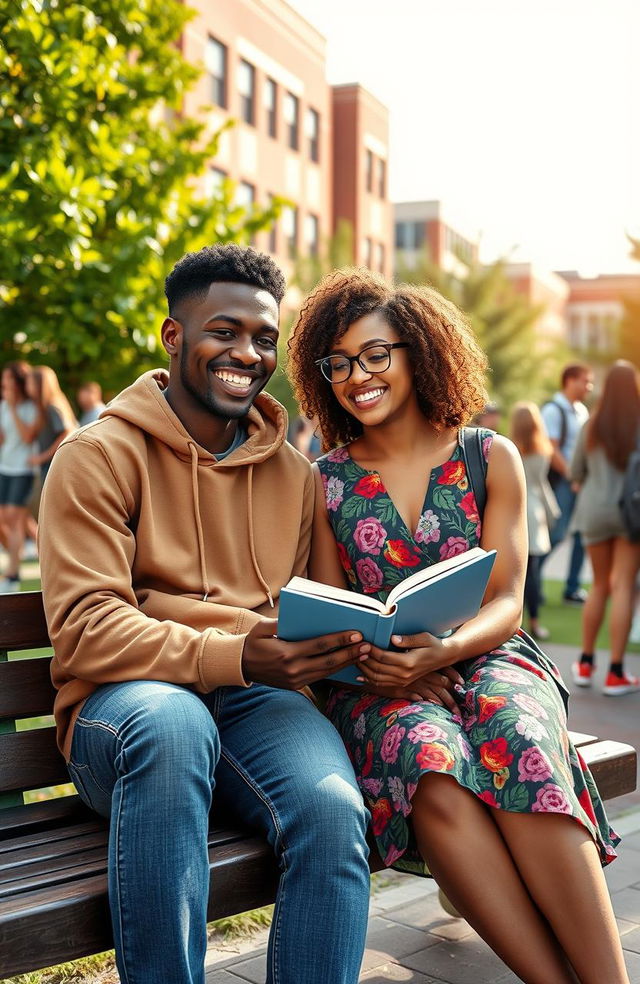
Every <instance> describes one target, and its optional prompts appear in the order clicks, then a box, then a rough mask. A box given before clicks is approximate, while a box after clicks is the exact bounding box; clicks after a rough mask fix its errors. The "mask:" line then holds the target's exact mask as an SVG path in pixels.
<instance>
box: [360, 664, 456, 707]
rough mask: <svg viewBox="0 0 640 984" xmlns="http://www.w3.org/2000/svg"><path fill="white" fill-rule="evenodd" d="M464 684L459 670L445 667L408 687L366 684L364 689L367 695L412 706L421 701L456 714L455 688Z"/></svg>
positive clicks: (424, 676) (420, 678)
mask: <svg viewBox="0 0 640 984" xmlns="http://www.w3.org/2000/svg"><path fill="white" fill-rule="evenodd" d="M362 665H364V664H362ZM463 683H464V680H463V679H462V677H461V676H460V674H459V673H458V671H457V670H454V668H453V667H452V666H445V667H443V668H442V669H441V670H434V671H433V672H431V673H425V674H424V675H423V676H421V677H419V678H418V679H417V680H414V682H413V683H412V684H410V686H408V687H383V686H376V685H375V684H371V683H366V684H365V687H364V689H365V690H366V691H367V693H372V694H377V695H378V696H379V697H391V698H396V699H402V700H408V701H410V702H411V703H412V704H413V703H416V702H419V701H428V702H429V703H430V704H440V705H441V706H442V707H446V708H448V709H449V710H450V711H452V712H453V713H454V714H456V713H458V711H459V707H458V704H457V702H456V698H455V696H454V694H455V689H454V688H455V687H456V686H462V684H463Z"/></svg>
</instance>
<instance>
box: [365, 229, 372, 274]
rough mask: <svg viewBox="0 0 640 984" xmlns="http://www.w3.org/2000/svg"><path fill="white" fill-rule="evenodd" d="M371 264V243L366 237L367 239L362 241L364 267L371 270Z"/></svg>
mask: <svg viewBox="0 0 640 984" xmlns="http://www.w3.org/2000/svg"><path fill="white" fill-rule="evenodd" d="M372 263H373V243H372V242H371V240H370V238H369V237H368V236H367V238H366V239H365V241H364V265H365V266H366V267H369V269H370V270H371V269H372Z"/></svg>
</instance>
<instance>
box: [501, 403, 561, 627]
mask: <svg viewBox="0 0 640 984" xmlns="http://www.w3.org/2000/svg"><path fill="white" fill-rule="evenodd" d="M510 437H511V440H512V441H513V443H514V444H515V446H516V447H517V449H518V451H519V452H520V457H521V458H522V464H523V467H524V478H525V484H526V487H527V533H528V536H529V554H528V557H527V573H526V576H525V581H524V603H525V607H526V609H527V612H528V614H529V630H530V632H531V635H532V636H533V638H534V639H538V640H544V639H548V638H549V630H548V629H546V628H545V627H544V626H543V625H540V622H539V619H538V612H539V610H540V598H541V595H542V583H541V577H540V562H541V560H542V558H543V557H545V556H546V555H547V554H548V553H549V551H550V550H551V540H550V537H549V532H550V529H551V527H552V526H553V524H554V522H555V521H556V520H557V518H558V516H559V515H560V507H559V506H558V502H557V500H556V497H555V495H554V494H553V489H552V488H551V486H550V485H549V480H548V478H547V473H548V471H549V462H550V461H551V455H552V453H553V446H552V444H551V441H550V440H549V438H548V436H547V432H546V430H545V426H544V423H543V422H542V416H541V414H540V411H539V409H538V407H537V406H536V404H535V403H527V402H522V403H516V405H515V406H514V408H513V410H512V411H511V429H510Z"/></svg>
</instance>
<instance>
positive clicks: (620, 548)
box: [570, 361, 640, 697]
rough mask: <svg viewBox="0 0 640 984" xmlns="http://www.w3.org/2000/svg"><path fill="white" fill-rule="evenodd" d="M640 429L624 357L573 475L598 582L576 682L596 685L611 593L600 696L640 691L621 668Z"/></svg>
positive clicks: (639, 565) (634, 379)
mask: <svg viewBox="0 0 640 984" xmlns="http://www.w3.org/2000/svg"><path fill="white" fill-rule="evenodd" d="M639 432H640V391H639V388H638V372H637V369H636V367H635V366H633V365H632V364H631V363H630V362H624V361H619V362H616V363H615V364H614V365H613V366H612V367H611V369H610V370H609V372H608V373H607V376H606V378H605V381H604V387H603V390H602V396H601V397H600V400H599V401H598V404H597V406H596V408H595V410H594V411H593V414H592V415H591V417H590V418H589V421H588V423H587V424H585V426H584V427H583V428H582V430H581V432H580V434H579V436H578V442H577V445H576V450H575V454H574V457H573V461H572V463H571V473H570V475H571V479H572V481H574V482H575V483H578V484H579V485H580V491H579V493H578V498H577V503H576V510H575V515H574V519H573V523H572V528H573V529H575V530H577V531H579V532H580V533H581V534H582V537H583V538H584V542H585V545H586V548H587V551H588V554H589V559H590V561H591V566H592V568H593V584H592V586H591V589H590V591H589V595H588V597H587V600H586V602H585V606H584V610H583V613H582V655H581V657H580V659H579V661H578V662H577V663H574V665H573V680H574V683H575V684H576V685H577V686H579V687H589V686H591V683H592V678H593V673H594V669H595V665H594V664H595V647H596V641H597V637H598V632H599V630H600V627H601V625H602V622H603V620H604V616H605V609H606V605H607V601H608V600H609V598H610V599H611V602H610V605H611V607H610V612H609V637H610V643H611V662H610V664H609V670H608V673H607V676H606V678H605V682H604V686H603V693H604V694H607V695H608V696H610V697H621V696H623V695H624V694H630V693H635V692H637V691H640V680H638V679H637V678H636V677H634V676H630V675H629V674H627V673H625V671H624V667H623V660H624V653H625V648H626V645H627V641H628V639H629V630H630V628H631V619H632V615H633V603H634V595H635V583H636V576H637V574H638V570H640V543H638V542H634V541H633V540H632V539H631V537H632V536H633V535H634V533H633V529H632V528H630V526H629V521H630V520H633V514H632V513H630V511H629V508H627V510H623V509H622V508H621V501H623V494H624V488H625V476H626V471H627V469H628V466H629V462H630V459H632V458H634V456H635V451H636V447H637V443H638V434H639ZM628 505H629V504H628ZM625 516H626V522H625Z"/></svg>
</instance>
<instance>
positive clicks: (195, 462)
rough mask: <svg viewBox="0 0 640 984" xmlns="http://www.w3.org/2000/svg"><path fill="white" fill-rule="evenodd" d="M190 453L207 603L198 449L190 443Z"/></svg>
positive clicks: (192, 485) (204, 598)
mask: <svg viewBox="0 0 640 984" xmlns="http://www.w3.org/2000/svg"><path fill="white" fill-rule="evenodd" d="M189 451H190V452H191V487H192V489H193V503H194V508H195V513H196V532H197V534H198V551H199V553H200V576H201V578H202V590H203V592H204V593H203V595H202V600H203V601H206V600H207V598H208V597H209V577H208V574H207V562H206V559H205V555H204V533H203V532H202V519H201V518H200V489H199V487H198V449H197V447H196V446H195V444H194V443H193V441H189Z"/></svg>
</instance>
